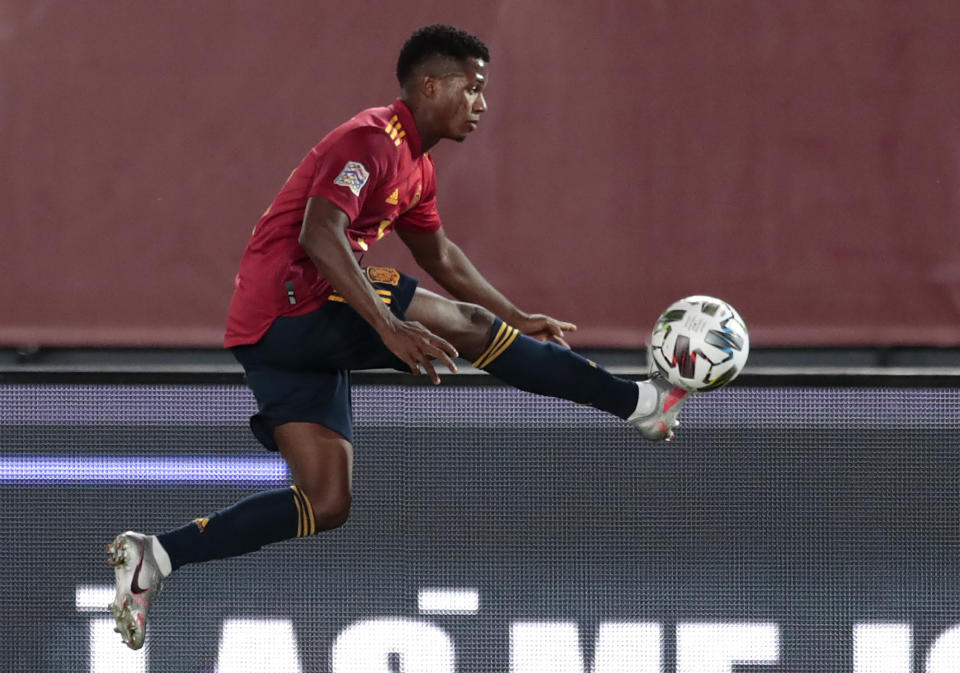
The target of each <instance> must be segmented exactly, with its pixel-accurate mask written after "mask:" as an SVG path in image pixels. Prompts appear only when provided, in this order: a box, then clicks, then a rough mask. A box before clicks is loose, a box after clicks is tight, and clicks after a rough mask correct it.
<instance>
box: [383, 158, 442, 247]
mask: <svg viewBox="0 0 960 673" xmlns="http://www.w3.org/2000/svg"><path fill="white" fill-rule="evenodd" d="M424 163H425V165H424V171H423V194H422V196H421V197H420V200H419V201H418V202H417V204H416V205H415V206H414V207H413V208H411V209H410V210H408V211H407V212H405V213H403V214H402V215H401V216H400V217H399V218H397V222H396V225H394V226H395V228H396V229H401V230H405V231H419V232H425V233H426V232H431V231H436V230H437V229H439V228H440V227H441V226H442V225H443V222H441V221H440V213H439V212H438V211H437V175H436V172H435V171H434V168H433V160H432V159H430V158H429V157H427V160H426V161H425V162H424Z"/></svg>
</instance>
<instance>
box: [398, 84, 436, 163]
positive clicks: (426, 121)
mask: <svg viewBox="0 0 960 673" xmlns="http://www.w3.org/2000/svg"><path fill="white" fill-rule="evenodd" d="M400 100H401V101H403V103H404V105H406V106H407V108H408V109H409V110H410V114H411V115H412V116H413V123H414V124H415V125H416V127H417V135H418V136H419V137H420V152H421V154H422V153H424V152H426V151H427V150H429V149H430V148H432V147H433V146H434V145H436V144H437V143H438V142H440V140H441V139H442V138H443V136H442V135H441V134H440V133H437V132H433V131H431V129H434V128H437V126H438V125H437V124H436V122H435V120H434V119H433V116H432V115H431V114H430V113H429V112H428V111H427V110H426V109H425V108H424V107H423V106H421V105H418V104H417V100H416V98H414V97H410V96H407V95H406V94H404V95H401V96H400Z"/></svg>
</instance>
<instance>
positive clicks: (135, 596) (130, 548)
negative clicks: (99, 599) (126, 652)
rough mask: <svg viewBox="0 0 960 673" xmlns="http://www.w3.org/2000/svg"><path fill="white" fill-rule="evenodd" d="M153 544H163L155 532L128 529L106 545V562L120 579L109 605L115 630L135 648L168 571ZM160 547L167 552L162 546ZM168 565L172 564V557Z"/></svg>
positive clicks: (141, 637)
mask: <svg viewBox="0 0 960 673" xmlns="http://www.w3.org/2000/svg"><path fill="white" fill-rule="evenodd" d="M154 545H156V547H160V544H159V542H157V538H156V537H155V536H153V535H143V534H142V533H134V532H133V531H129V530H128V531H127V532H126V533H121V534H120V535H118V536H117V537H116V539H114V541H113V542H112V543H110V544H108V545H107V553H108V554H109V558H108V559H107V563H108V564H109V565H112V566H113V571H114V575H115V576H116V581H117V594H116V597H115V598H114V599H113V603H111V604H110V605H109V606H108V609H109V610H110V612H112V613H113V618H114V619H115V620H117V628H115V629H114V631H116V632H117V633H119V634H120V636H121V637H122V638H123V642H124V643H126V644H127V647H129V648H130V649H132V650H139V649H140V648H141V647H143V639H144V636H145V635H146V630H147V612H149V610H150V605H151V604H152V603H153V599H154V598H155V597H156V596H157V594H159V593H160V590H161V589H162V588H163V578H164V577H165V574H164V573H163V572H162V571H161V569H160V567H159V564H158V563H157V559H156V556H157V551H158V550H157V549H156V547H154ZM160 551H161V553H162V554H163V555H164V556H165V555H166V552H163V551H162V547H161V548H160ZM167 565H168V566H169V561H167ZM167 573H169V569H168V570H167Z"/></svg>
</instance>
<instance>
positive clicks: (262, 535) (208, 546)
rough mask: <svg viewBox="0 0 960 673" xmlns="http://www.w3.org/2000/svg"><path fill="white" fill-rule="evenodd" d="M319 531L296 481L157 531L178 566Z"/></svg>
mask: <svg viewBox="0 0 960 673" xmlns="http://www.w3.org/2000/svg"><path fill="white" fill-rule="evenodd" d="M316 532H317V524H316V520H315V518H314V514H313V508H312V506H311V505H310V501H309V500H308V499H307V496H306V494H305V493H303V492H302V491H301V490H300V489H298V488H297V487H296V486H292V487H290V488H283V489H277V490H274V491H265V492H263V493H257V494H256V495H252V496H250V497H248V498H244V499H243V500H241V501H239V502H237V503H236V504H234V505H231V506H230V507H227V508H226V509H223V510H220V511H219V512H217V513H215V514H212V515H210V517H208V518H199V519H194V520H193V521H191V522H190V523H188V524H186V525H184V526H181V527H180V528H177V529H175V530H172V531H169V532H167V533H163V534H161V535H158V536H157V539H158V540H159V541H160V544H161V545H162V546H163V548H164V549H165V550H166V552H167V554H168V555H169V556H170V563H171V566H172V568H173V569H174V570H176V569H177V568H179V567H180V566H182V565H186V564H188V563H201V562H203V561H210V560H213V559H222V558H229V557H232V556H240V555H242V554H247V553H249V552H252V551H256V550H258V549H260V548H261V547H263V546H264V545H267V544H270V543H273V542H280V541H282V540H288V539H290V538H294V537H304V536H307V535H312V534H314V533H316Z"/></svg>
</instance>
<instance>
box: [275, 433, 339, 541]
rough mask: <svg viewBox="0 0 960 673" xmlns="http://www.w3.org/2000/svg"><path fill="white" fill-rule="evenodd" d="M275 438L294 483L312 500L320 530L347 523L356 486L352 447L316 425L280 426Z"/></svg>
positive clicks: (337, 435)
mask: <svg viewBox="0 0 960 673" xmlns="http://www.w3.org/2000/svg"><path fill="white" fill-rule="evenodd" d="M273 437H274V440H275V441H276V444H277V447H278V449H279V451H280V454H281V455H282V456H283V459H284V460H285V461H286V463H287V466H288V467H289V468H290V474H291V476H292V477H293V482H294V483H295V484H296V485H297V487H298V488H299V489H300V490H301V491H302V492H304V493H306V495H307V498H308V499H309V500H310V504H311V506H312V508H313V511H314V514H315V516H316V517H317V526H318V528H320V529H323V528H332V527H334V526H337V525H340V524H341V523H343V522H344V521H346V518H347V515H348V514H349V511H350V500H351V496H350V492H351V487H352V482H353V476H352V475H353V445H352V444H351V443H350V442H349V441H347V439H346V438H345V437H343V435H341V434H339V433H337V432H335V431H333V430H331V429H330V428H327V427H324V426H323V425H319V424H317V423H301V422H292V423H284V424H282V425H278V426H277V427H275V428H274V430H273Z"/></svg>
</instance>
